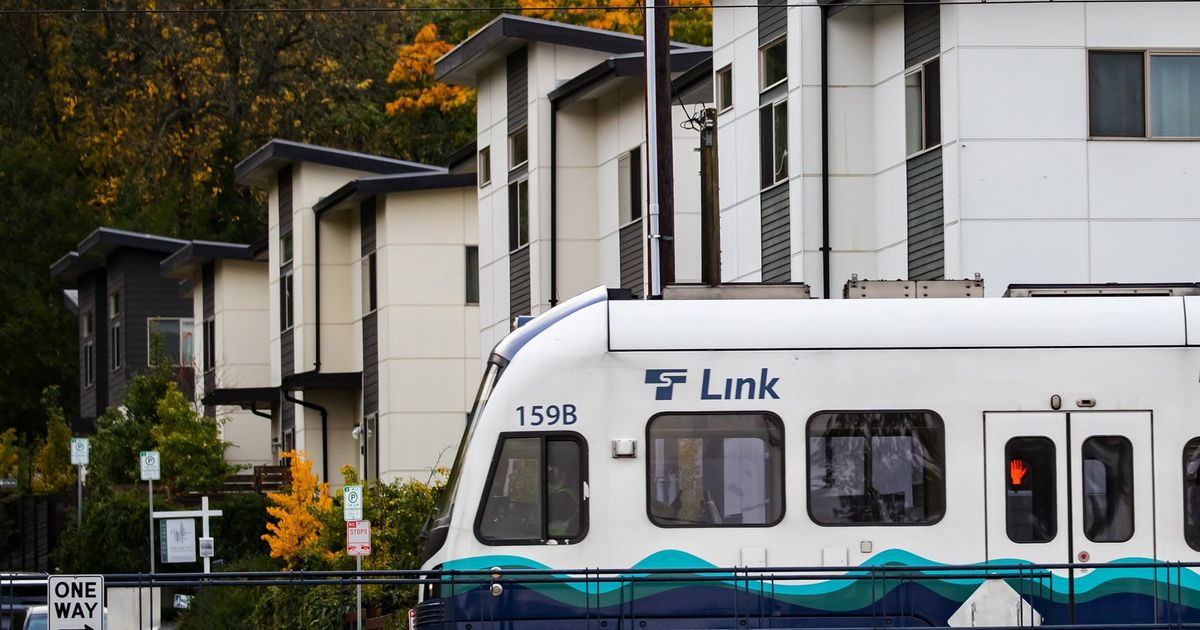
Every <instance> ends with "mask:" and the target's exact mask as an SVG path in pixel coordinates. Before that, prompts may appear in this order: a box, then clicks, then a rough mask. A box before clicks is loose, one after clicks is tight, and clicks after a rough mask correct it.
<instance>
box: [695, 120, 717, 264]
mask: <svg viewBox="0 0 1200 630" xmlns="http://www.w3.org/2000/svg"><path fill="white" fill-rule="evenodd" d="M719 190H720V186H719V184H718V177H717V110H715V109H712V108H709V109H706V110H704V111H702V112H700V281H701V282H703V283H704V284H707V285H708V286H710V287H715V286H718V285H719V284H721V204H720V200H719V196H718V192H719Z"/></svg>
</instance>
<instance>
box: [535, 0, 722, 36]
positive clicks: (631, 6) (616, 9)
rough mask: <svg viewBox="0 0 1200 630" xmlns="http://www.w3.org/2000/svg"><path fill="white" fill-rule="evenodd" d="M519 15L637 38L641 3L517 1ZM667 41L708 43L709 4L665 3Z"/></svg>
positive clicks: (694, 0) (707, 0)
mask: <svg viewBox="0 0 1200 630" xmlns="http://www.w3.org/2000/svg"><path fill="white" fill-rule="evenodd" d="M519 1H520V5H521V9H522V14H523V15H526V16H529V17H535V18H539V19H543V20H556V21H560V22H569V23H571V24H579V25H580V26H587V27H589V28H599V29H604V30H608V31H618V32H621V33H630V34H634V35H640V34H641V33H642V9H641V5H642V2H641V0H607V2H604V3H602V4H603V6H602V7H598V6H597V3H596V2H594V1H593V0H519ZM669 2H670V5H671V7H673V8H674V9H675V10H673V11H672V12H671V22H670V27H671V37H672V38H675V37H681V38H682V40H683V41H686V42H689V43H693V44H704V45H707V44H710V43H712V0H669Z"/></svg>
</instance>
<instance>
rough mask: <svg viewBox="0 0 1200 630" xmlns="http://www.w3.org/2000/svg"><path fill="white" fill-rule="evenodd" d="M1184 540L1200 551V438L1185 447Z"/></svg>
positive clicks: (1194, 439)
mask: <svg viewBox="0 0 1200 630" xmlns="http://www.w3.org/2000/svg"><path fill="white" fill-rule="evenodd" d="M1183 538H1184V540H1186V541H1187V544H1188V546H1189V547H1191V548H1192V549H1195V550H1196V551H1200V437H1198V438H1192V439H1191V440H1190V441H1189V442H1188V443H1187V445H1186V446H1184V447H1183Z"/></svg>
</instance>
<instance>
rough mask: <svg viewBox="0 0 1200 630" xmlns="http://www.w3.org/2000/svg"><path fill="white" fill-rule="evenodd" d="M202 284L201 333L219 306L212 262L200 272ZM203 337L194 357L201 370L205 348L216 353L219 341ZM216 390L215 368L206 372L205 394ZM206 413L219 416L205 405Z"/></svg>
mask: <svg viewBox="0 0 1200 630" xmlns="http://www.w3.org/2000/svg"><path fill="white" fill-rule="evenodd" d="M200 283H201V284H202V285H203V286H202V287H201V291H200V295H201V298H200V299H201V302H202V303H201V304H200V309H201V316H202V320H201V321H199V322H196V328H195V329H196V330H200V331H207V329H206V328H204V322H207V321H209V320H212V319H214V318H215V316H216V309H217V305H216V293H217V289H216V287H215V286H214V284H215V283H216V272H215V270H214V263H211V262H210V263H208V264H206V265H204V268H203V269H202V270H201V271H200ZM215 325H216V324H214V326H215ZM201 335H202V336H203V337H204V339H203V341H204V343H203V344H202V346H201V347H199V348H193V351H194V356H195V357H197V359H198V363H199V365H200V369H202V370H203V369H204V346H209V347H212V348H213V349H214V351H215V349H216V343H217V340H216V339H209V338H208V336H207V333H206V332H202V333H201ZM214 336H216V335H215V334H214ZM216 388H217V370H216V368H215V367H214V368H213V369H211V370H205V372H204V393H205V395H208V394H210V393H212V391H213V390H214V389H216ZM204 413H205V415H208V416H216V415H217V410H216V407H214V406H212V405H205V406H204Z"/></svg>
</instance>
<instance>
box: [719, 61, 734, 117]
mask: <svg viewBox="0 0 1200 630" xmlns="http://www.w3.org/2000/svg"><path fill="white" fill-rule="evenodd" d="M731 107H733V66H725V67H724V68H721V69H720V70H717V112H718V113H720V112H723V111H725V110H727V109H729V108H731Z"/></svg>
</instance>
